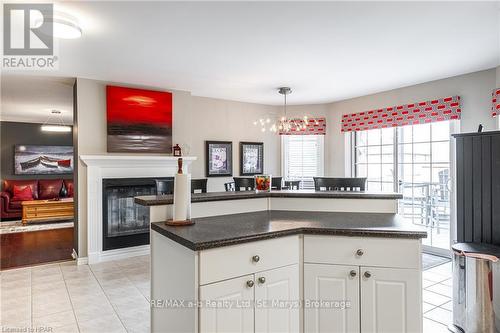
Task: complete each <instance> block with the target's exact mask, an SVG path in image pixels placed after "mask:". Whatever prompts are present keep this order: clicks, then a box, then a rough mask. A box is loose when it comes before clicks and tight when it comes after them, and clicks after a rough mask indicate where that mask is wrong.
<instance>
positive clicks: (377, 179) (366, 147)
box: [354, 128, 394, 192]
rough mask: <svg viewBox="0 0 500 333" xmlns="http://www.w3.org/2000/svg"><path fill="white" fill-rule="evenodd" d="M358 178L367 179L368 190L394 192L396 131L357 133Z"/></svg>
mask: <svg viewBox="0 0 500 333" xmlns="http://www.w3.org/2000/svg"><path fill="white" fill-rule="evenodd" d="M354 150H355V154H356V155H355V173H356V177H366V178H367V190H368V191H374V192H381V191H382V192H394V129H393V128H382V129H373V130H369V131H361V132H356V138H355V148H354Z"/></svg>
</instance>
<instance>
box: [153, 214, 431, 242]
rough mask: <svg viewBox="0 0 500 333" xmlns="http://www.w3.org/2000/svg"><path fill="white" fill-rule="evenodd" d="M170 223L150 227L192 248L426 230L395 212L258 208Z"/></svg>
mask: <svg viewBox="0 0 500 333" xmlns="http://www.w3.org/2000/svg"><path fill="white" fill-rule="evenodd" d="M194 221H195V224H194V225H191V226H184V227H172V226H167V225H165V223H164V222H155V223H152V224H151V228H152V229H153V230H154V231H156V232H159V233H160V234H162V235H164V236H165V237H168V238H170V239H172V240H174V241H175V242H177V243H179V244H182V245H184V246H185V247H187V248H189V249H191V250H193V251H200V250H206V249H210V248H216V247H223V246H228V245H234V244H240V243H246V242H252V241H258V240H263V239H269V238H275V237H282V236H289V235H295V234H315V235H316V234H317V235H339V236H367V237H396V238H413V239H418V238H425V237H427V232H426V231H425V230H424V229H423V228H419V227H417V226H415V225H413V224H411V223H406V222H404V221H403V219H402V218H401V217H400V216H399V215H397V214H387V213H331V212H300V211H279V210H275V211H260V212H252V213H243V214H232V215H222V216H211V217H204V218H197V219H194Z"/></svg>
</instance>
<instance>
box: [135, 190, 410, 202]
mask: <svg viewBox="0 0 500 333" xmlns="http://www.w3.org/2000/svg"><path fill="white" fill-rule="evenodd" d="M269 197H277V198H319V199H325V198H326V199H331V198H338V199H392V200H394V199H402V198H403V196H402V195H401V194H400V193H375V192H349V191H328V192H327V191H323V192H317V191H314V190H298V191H291V190H288V191H271V192H258V193H257V192H255V191H244V192H209V193H195V194H192V195H191V202H207V201H223V200H240V199H254V198H269ZM135 202H136V203H138V204H140V205H143V206H157V205H171V204H172V203H173V196H172V195H145V196H139V197H135Z"/></svg>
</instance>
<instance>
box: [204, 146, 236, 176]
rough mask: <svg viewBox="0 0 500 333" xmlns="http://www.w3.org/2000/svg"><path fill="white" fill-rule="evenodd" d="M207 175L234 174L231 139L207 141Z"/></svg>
mask: <svg viewBox="0 0 500 333" xmlns="http://www.w3.org/2000/svg"><path fill="white" fill-rule="evenodd" d="M205 148H206V154H205V157H206V176H207V177H227V176H232V175H233V143H232V142H231V141H205Z"/></svg>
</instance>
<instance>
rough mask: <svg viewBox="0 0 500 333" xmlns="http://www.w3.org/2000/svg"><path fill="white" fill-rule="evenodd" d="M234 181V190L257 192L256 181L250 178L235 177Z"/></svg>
mask: <svg viewBox="0 0 500 333" xmlns="http://www.w3.org/2000/svg"><path fill="white" fill-rule="evenodd" d="M233 179H234V189H235V190H236V191H241V189H242V188H244V190H243V191H254V190H255V179H254V178H249V177H233Z"/></svg>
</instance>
